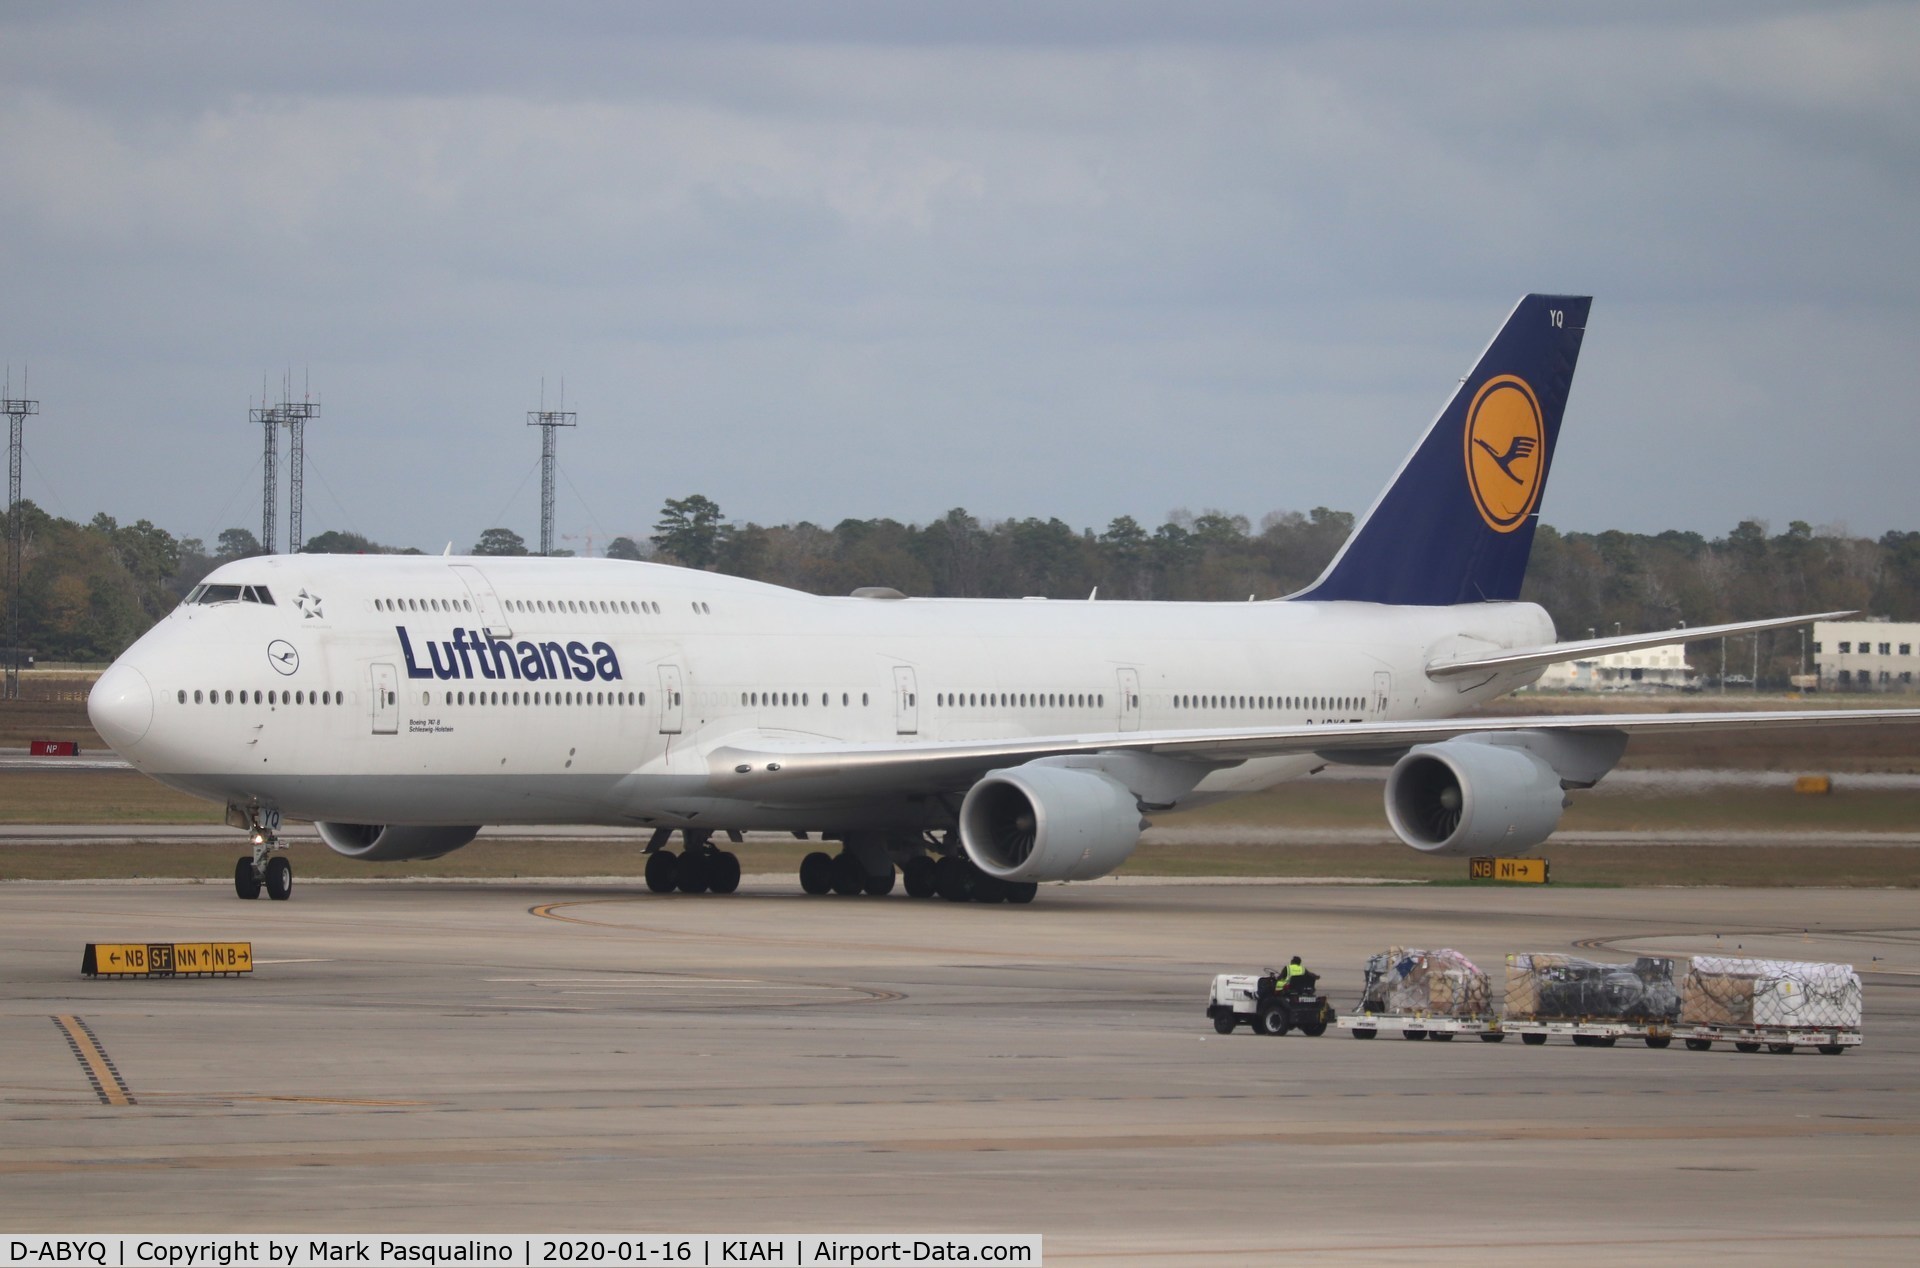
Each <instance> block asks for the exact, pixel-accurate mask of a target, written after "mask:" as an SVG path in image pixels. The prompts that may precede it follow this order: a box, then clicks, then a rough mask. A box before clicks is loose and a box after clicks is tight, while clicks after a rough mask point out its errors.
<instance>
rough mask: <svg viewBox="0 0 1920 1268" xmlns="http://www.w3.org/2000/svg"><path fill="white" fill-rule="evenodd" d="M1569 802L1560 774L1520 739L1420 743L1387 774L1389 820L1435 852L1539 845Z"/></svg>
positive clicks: (1409, 838)
mask: <svg viewBox="0 0 1920 1268" xmlns="http://www.w3.org/2000/svg"><path fill="white" fill-rule="evenodd" d="M1565 808H1566V793H1565V792H1563V791H1562V790H1561V783H1560V775H1559V773H1558V772H1557V771H1556V770H1555V769H1554V768H1553V766H1551V765H1550V764H1548V762H1547V761H1546V760H1545V759H1544V758H1542V757H1541V756H1539V755H1538V754H1536V753H1533V752H1530V751H1528V750H1527V749H1526V748H1524V747H1521V746H1519V745H1517V744H1510V743H1501V742H1497V741H1496V742H1491V743H1490V742H1487V741H1484V740H1478V739H1454V740H1443V741H1441V742H1440V743H1438V744H1417V745H1415V746H1414V747H1413V748H1412V749H1411V750H1410V751H1409V752H1408V753H1407V755H1406V756H1405V757H1402V758H1401V759H1400V760H1399V761H1398V762H1396V763H1395V764H1394V767H1393V771H1392V773H1390V774H1389V775H1388V776H1387V822H1388V823H1390V824H1392V825H1393V831H1394V833H1395V835H1397V836H1398V837H1399V838H1400V839H1401V840H1402V841H1405V842H1406V843H1407V844H1408V845H1410V846H1412V847H1413V848H1414V849H1416V850H1425V851H1427V852H1429V853H1436V854H1441V853H1444V854H1458V853H1466V852H1470V851H1484V850H1493V849H1506V848H1513V849H1522V848H1525V847H1527V846H1531V845H1538V844H1540V842H1542V841H1544V840H1546V839H1547V837H1548V836H1549V835H1551V834H1552V832H1553V830H1554V829H1555V828H1556V827H1558V826H1559V824H1560V812H1561V811H1562V810H1564V809H1565Z"/></svg>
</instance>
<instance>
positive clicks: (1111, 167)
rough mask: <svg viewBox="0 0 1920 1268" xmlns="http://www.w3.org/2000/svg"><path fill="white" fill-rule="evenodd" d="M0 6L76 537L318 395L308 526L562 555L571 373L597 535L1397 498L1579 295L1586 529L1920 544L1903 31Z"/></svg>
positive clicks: (1555, 17)
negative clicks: (558, 415)
mask: <svg viewBox="0 0 1920 1268" xmlns="http://www.w3.org/2000/svg"><path fill="white" fill-rule="evenodd" d="M3 21H4V26H0V83H4V84H5V85H7V86H6V87H5V88H4V89H0V147H4V149H5V152H6V153H8V154H9V156H10V158H11V159H12V164H11V166H12V168H13V170H14V171H15V172H16V173H19V174H23V175H22V178H20V179H15V180H11V181H9V182H7V183H6V184H5V185H4V186H0V234H4V235H5V239H4V240H5V241H6V242H7V243H8V244H9V248H10V249H9V251H8V258H9V261H10V267H9V273H10V276H9V279H8V280H9V283H10V286H9V291H10V293H11V294H13V295H14V296H15V297H16V302H13V303H10V304H9V305H8V306H7V307H6V311H5V314H4V316H0V354H4V355H6V356H7V357H9V358H12V359H14V360H15V361H18V360H20V359H23V358H31V360H32V361H33V364H34V367H35V383H36V390H37V391H38V392H39V393H40V394H41V395H42V396H43V399H44V400H45V414H44V415H43V418H42V419H41V420H37V423H36V427H35V429H34V430H33V432H32V433H31V435H30V442H29V444H30V448H31V449H32V450H33V451H34V453H35V456H36V461H37V462H38V464H39V466H40V467H41V468H42V469H44V471H45V473H46V474H47V476H48V477H49V484H50V485H53V486H57V487H58V488H59V489H64V490H67V491H70V492H71V491H82V492H81V493H80V494H79V496H83V497H85V498H86V499H87V500H86V501H85V502H84V503H83V504H81V505H73V506H56V507H55V508H54V509H58V510H61V511H63V512H65V513H68V514H76V515H87V514H91V513H92V511H93V510H95V509H102V508H104V509H107V510H109V511H111V512H113V513H115V514H117V515H119V516H121V517H122V518H133V517H136V516H140V515H146V516H149V517H151V518H153V519H155V520H156V521H158V522H160V523H163V524H166V525H168V526H169V527H173V528H175V529H176V530H177V531H182V532H194V533H201V534H210V533H213V532H217V531H218V530H219V529H220V528H222V527H226V526H227V525H226V524H217V523H201V522H199V521H200V520H203V519H205V518H206V517H207V516H209V515H211V514H213V513H214V511H215V510H218V509H220V508H219V506H218V502H217V500H210V499H209V497H208V496H207V494H206V486H207V484H208V483H212V484H214V485H216V486H218V487H219V488H221V489H222V490H229V489H237V488H240V487H243V486H244V485H245V484H246V482H247V481H248V479H250V478H251V479H253V480H255V481H256V482H257V478H258V477H257V473H256V474H255V475H253V476H251V477H249V475H248V464H249V463H251V462H253V461H254V460H255V454H256V452H257V449H258V439H257V438H256V437H253V436H252V435H251V433H250V431H249V430H248V428H247V425H246V414H245V408H246V404H247V399H248V397H249V396H250V395H257V394H258V393H259V391H260V386H259V385H260V381H261V376H262V374H263V372H264V373H269V374H272V375H274V376H276V377H277V375H278V374H279V372H280V370H281V368H283V367H292V368H293V369H294V371H295V372H296V374H299V373H301V372H302V371H310V372H311V375H312V381H313V382H314V384H315V385H316V386H317V387H318V388H319V390H320V391H321V393H322V396H323V399H324V401H325V414H324V417H323V421H322V422H321V423H320V424H317V425H316V426H315V428H314V429H313V430H312V431H311V432H310V453H311V455H312V460H313V462H314V463H315V464H316V466H317V468H318V469H319V470H320V471H321V472H323V473H324V475H325V478H326V483H327V485H328V487H329V488H330V489H331V490H332V494H333V495H334V496H337V502H334V503H330V504H326V505H323V506H318V507H316V506H315V505H314V504H313V502H312V501H311V500H310V503H309V511H308V522H309V524H310V525H312V524H314V523H315V521H316V519H317V520H318V521H319V523H320V526H321V527H340V528H353V529H357V530H360V531H364V532H368V533H370V534H371V535H373V536H375V537H377V538H382V539H385V540H398V541H403V542H412V543H418V544H422V545H427V544H434V545H438V544H439V543H441V542H443V541H444V540H446V539H447V538H448V537H452V538H453V539H454V540H455V542H456V545H465V544H467V543H469V542H471V541H472V540H473V539H474V538H475V537H476V536H477V534H478V531H479V530H480V529H481V528H484V527H488V526H490V524H491V523H493V522H496V519H497V517H501V516H505V517H507V518H508V519H509V520H511V521H512V522H513V523H514V525H515V526H517V527H520V528H521V529H522V530H523V531H524V530H526V529H527V528H528V527H529V526H530V524H531V519H532V515H533V513H534V511H533V507H534V503H533V502H532V501H531V499H530V498H529V497H528V495H527V494H526V493H525V492H524V476H525V471H526V468H527V466H528V464H529V463H530V462H531V461H532V458H533V455H534V454H535V453H536V452H537V445H536V443H535V441H534V438H533V437H532V436H531V434H530V433H528V432H527V431H526V429H525V428H524V427H523V426H522V423H521V418H520V415H521V413H522V412H523V411H524V410H525V409H527V408H530V407H531V406H532V405H533V404H535V403H536V398H537V395H538V391H539V381H540V379H541V377H542V375H545V376H546V377H547V378H548V380H549V383H550V390H554V391H557V382H558V379H559V378H560V376H561V375H563V374H564V375H565V377H566V380H567V383H568V391H569V396H570V398H571V399H572V400H574V401H576V402H577V403H578V406H579V409H580V411H581V426H580V428H579V429H578V431H577V432H573V433H569V434H568V435H567V436H566V437H565V438H564V439H563V441H562V460H563V464H565V465H566V466H567V468H568V471H569V475H570V478H571V480H572V481H573V486H572V491H573V494H574V495H577V496H572V497H570V495H569V492H568V490H567V489H566V488H563V490H562V506H561V518H562V520H563V523H572V524H573V525H574V526H575V527H579V528H584V527H586V526H588V521H589V520H597V521H599V522H600V525H601V527H602V528H604V529H606V530H608V531H613V532H633V531H636V530H641V529H644V528H645V527H646V526H647V525H648V524H650V523H651V521H652V518H653V517H654V514H655V512H656V510H657V508H658V506H659V504H660V502H661V501H662V500H664V499H665V498H666V497H670V496H682V495H684V494H686V493H690V492H696V491H698V492H704V493H707V494H708V495H710V496H713V497H715V498H716V499H717V500H718V501H720V502H721V504H722V505H723V506H724V507H725V508H726V509H727V511H728V512H729V513H731V514H735V515H739V516H742V517H747V518H753V519H757V520H761V521H780V520H786V519H796V518H811V519H816V520H826V521H829V522H831V521H833V520H837V519H839V518H841V517H842V516H846V515H856V516H867V515H893V516H897V517H900V518H907V519H921V520H924V519H928V518H931V517H933V516H936V515H938V514H940V513H941V512H943V511H944V510H945V509H946V508H947V507H949V506H953V505H966V506H968V507H969V508H970V509H972V510H974V511H975V512H976V513H980V514H985V515H1026V514H1040V515H1056V514H1057V515H1059V516H1061V517H1062V518H1065V519H1068V520H1069V521H1070V522H1073V523H1076V524H1092V525H1096V526H1098V525H1103V524H1104V523H1105V522H1106V521H1107V520H1109V519H1111V518H1112V517H1113V516H1115V515H1118V514H1133V515H1135V516H1137V517H1140V518H1142V519H1149V520H1150V519H1153V518H1155V517H1157V516H1159V515H1160V514H1162V513H1163V512H1164V511H1165V510H1166V509H1168V508H1169V507H1172V506H1175V505H1209V506H1215V505H1217V506H1221V507H1224V508H1227V509H1229V510H1233V511H1237V512H1240V513H1244V514H1247V515H1250V516H1252V517H1254V518H1256V519H1257V518H1258V516H1259V515H1260V514H1262V513H1263V512H1265V511H1268V510H1272V509H1277V508H1286V507H1307V506H1312V505H1316V504H1320V503H1326V504H1330V505H1335V506H1344V507H1348V508H1352V509H1356V510H1357V509H1360V508H1362V507H1364V506H1365V505H1366V503H1367V502H1368V501H1369V500H1370V499H1371V497H1372V495H1373V492H1374V491H1375V489H1376V488H1377V486H1378V485H1379V484H1380V483H1381V482H1382V481H1383V480H1384V479H1385V478H1386V476H1387V474H1388V473H1389V472H1390V471H1391V470H1392V468H1393V465H1394V463H1395V462H1397V460H1398V458H1399V457H1400V455H1401V454H1402V453H1404V452H1405V450H1406V448H1407V447H1408V446H1409V445H1410V444H1411V443H1412V441H1413V439H1414V435H1415V432H1416V431H1417V429H1418V428H1419V427H1420V426H1421V425H1422V424H1423V423H1424V422H1425V421H1426V420H1427V419H1428V418H1430V417H1431V415H1432V413H1433V411H1434V410H1435V409H1436V408H1437V407H1438V406H1439V404H1440V403H1441V400H1442V399H1443V398H1444V396H1445V394H1446V392H1447V391H1448V390H1449V389H1450V386H1451V383H1452V381H1453V379H1454V378H1456V377H1457V376H1458V375H1459V374H1460V373H1462V372H1463V371H1464V370H1465V368H1466V367H1467V365H1468V363H1469V362H1470V360H1471V358H1472V356H1473V354H1474V352H1475V351H1476V350H1477V349H1478V348H1479V347H1480V346H1481V345H1482V344H1483V343H1484V341H1485V339H1486V338H1487V336H1488V335H1489V334H1490V333H1491V332H1492V330H1493V329H1494V327H1495V325H1496V324H1497V322H1498V321H1499V319H1500V317H1501V316H1502V315H1503V314H1504V312H1505V311H1506V308H1507V306H1508V305H1510V304H1511V302H1512V300H1513V298H1514V296H1516V295H1518V294H1519V293H1521V292H1523V291H1525V290H1529V289H1563V290H1582V291H1586V290H1591V291H1592V292H1594V293H1595V294H1596V295H1597V296H1598V301H1597V302H1596V305H1595V309H1594V326H1593V330H1592V333H1591V335H1590V337H1589V340H1588V343H1587V348H1586V352H1585V354H1584V358H1583V364H1582V367H1581V370H1580V379H1579V382H1577V383H1576V386H1575V389H1574V404H1573V410H1572V413H1571V414H1570V418H1569V424H1568V433H1567V440H1566V445H1567V446H1568V452H1567V454H1566V458H1565V460H1564V461H1562V462H1560V463H1558V464H1556V481H1555V487H1554V488H1553V489H1552V490H1550V491H1549V493H1548V495H1547V500H1546V506H1545V510H1546V516H1547V518H1548V519H1549V520H1550V521H1551V522H1555V523H1559V524H1562V525H1563V526H1566V527H1575V528H1601V527H1608V526H1620V527H1630V528H1663V527H1669V526H1678V527H1685V528H1695V529H1700V530H1702V531H1708V532H1718V531H1724V529H1725V528H1727V527H1730V526H1731V524H1732V523H1733V522H1734V521H1735V520H1736V519H1738V518H1740V517H1741V516H1744V515H1748V514H1756V513H1758V514H1764V515H1767V516H1769V517H1771V518H1773V519H1775V520H1778V521H1781V522H1784V521H1785V520H1787V519H1792V518H1800V519H1808V520H1811V521H1815V522H1828V521H1832V520H1836V519H1846V520H1847V521H1848V522H1849V523H1851V524H1852V525H1853V526H1854V527H1856V528H1857V529H1862V530H1867V531H1878V530H1879V529H1882V528H1887V527H1910V526H1912V525H1911V523H1910V516H1911V512H1910V510H1909V505H1910V502H1909V499H1908V498H1907V496H1906V491H1905V489H1904V487H1903V481H1902V479H1901V478H1900V476H1899V474H1898V473H1899V471H1900V470H1901V469H1902V468H1903V467H1910V466H1911V465H1912V460H1913V459H1914V458H1915V457H1916V456H1920V455H1916V454H1915V452H1914V451H1915V448H1916V446H1917V445H1920V442H1917V441H1916V440H1915V436H1916V434H1917V432H1916V429H1915V428H1914V427H1913V425H1912V423H1913V420H1912V417H1911V411H1912V406H1911V405H1910V404H1909V403H1908V402H1910V401H1912V400H1913V399H1914V389H1915V388H1916V387H1920V383H1916V382H1915V371H1914V370H1913V369H1911V368H1910V366H1909V363H1910V362H1911V360H1912V358H1911V357H1910V356H1905V355H1903V354H1902V353H1901V349H1903V348H1910V347H1911V346H1913V342H1914V337H1915V335H1916V334H1920V329H1917V328H1916V327H1920V321H1917V320H1916V314H1915V309H1914V300H1913V296H1914V294H1915V292H1916V286H1915V283H1916V281H1920V278H1916V276H1915V271H1916V255H1915V253H1914V252H1913V251H1912V250H1911V249H1910V247H1909V245H1908V244H1909V239H1910V236H1911V228H1910V226H1911V225H1912V224H1913V223H1914V222H1915V219H1916V216H1915V213H1916V211H1917V210H1920V207H1916V202H1917V201H1920V200H1917V199H1916V191H1915V188H1914V185H1915V164H1914V162H1913V155H1914V154H1915V153H1916V145H1915V142H1916V139H1920V138H1916V136H1915V130H1916V128H1920V122H1916V121H1920V111H1916V109H1915V107H1916V105H1920V100H1917V99H1920V84H1917V83H1916V79H1917V78H1920V64H1916V63H1915V61H1914V59H1913V58H1911V57H1910V56H1907V55H1905V54H1906V52H1908V51H1910V50H1911V49H1912V48H1913V47H1914V46H1915V40H1914V36H1915V34H1916V29H1915V28H1916V26H1920V19H1916V17H1915V14H1914V11H1913V10H1911V9H1910V8H1907V7H1880V6H1871V5H1860V6H1841V7H1833V8H1826V9H1822V10H1820V11H1817V12H1811V13H1809V12H1805V11H1802V10H1799V9H1798V8H1796V7H1793V6H1785V5H1744V4H1742V5H1734V4H1727V5H1716V6H1708V7H1696V6H1689V7H1688V8H1687V9H1686V10H1684V11H1683V12H1679V13H1675V12H1673V11H1671V9H1670V7H1669V6H1656V5H1650V4H1649V5H1626V6H1619V7H1613V8H1610V9H1609V10H1608V11H1606V12H1605V13H1602V14H1582V15H1574V14H1566V13H1559V12H1546V13H1543V12H1540V11H1536V10H1533V9H1531V8H1515V7H1511V6H1505V5H1492V4H1489V5H1476V6H1467V7H1465V8H1463V9H1450V10H1449V11H1448V12H1447V13H1445V14H1436V13H1434V12H1432V11H1430V10H1429V8H1428V7H1427V6H1337V7H1332V6H1328V7H1314V6H1303V7H1297V8H1296V7H1292V6H1272V5H1265V4H1247V5H1230V4H1215V5H1196V6H1181V7H1180V8H1179V9H1178V10H1175V9H1172V8H1170V7H1168V6H1162V5H1147V4H1138V5H1135V4H1099V5H1092V4H1053V5H1047V4H1040V5H1020V6H1012V5H969V6H901V5H891V4H887V5H869V4H840V5H806V6H794V5H784V4H782V5H767V6H712V5H649V6H643V7H634V6H594V5H579V6H568V5H562V6H542V7H541V8H539V9H527V8H525V7H522V6H485V5H452V6H434V5H414V6H405V7H402V8H395V7H392V6H387V5H333V6H324V7H310V6H255V5H247V6H232V7H220V6H203V5H195V6H145V7H141V8H139V9H135V10H127V9H122V8H106V7H94V6H65V5H62V6H46V7H41V8H26V9H19V8H16V9H13V10H10V11H9V15H8V16H7V17H6V18H5V19H4V20H3ZM1810 451H1811V452H1814V453H1817V455H1818V456H1816V457H1809V456H1808V455H1809V452H1810ZM102 454H111V455H114V460H113V461H112V462H109V463H105V464H103V463H102V462H101V460H100V455H102ZM1703 473H1710V477H1711V478H1703ZM156 477H159V478H156ZM30 483H31V481H30ZM1627 488H1630V489H1632V490H1634V491H1635V492H1636V493H1638V494H1639V497H1638V498H1632V499H1625V498H1622V497H1621V492H1622V490H1623V489H1627ZM516 489H522V490H523V491H522V492H521V493H520V494H518V495H516V493H515V490H516ZM47 491H48V492H51V491H52V490H51V489H49V490H47ZM256 491H257V484H256ZM30 494H32V495H34V496H40V494H39V493H37V492H34V491H33V490H31V489H30ZM223 496H224V493H223ZM249 505H250V504H249V503H248V502H247V501H246V500H245V499H238V500H236V501H235V502H234V509H231V510H227V511H224V512H223V513H224V514H228V515H231V516H235V517H242V516H243V515H244V514H251V513H253V512H250V511H247V510H246V508H247V507H248V506H249ZM251 505H253V506H255V507H257V492H256V496H255V497H254V499H253V502H252V503H251ZM210 508H211V509H210ZM233 522H244V519H243V518H236V519H235V520H234V521H233ZM569 531H571V530H569Z"/></svg>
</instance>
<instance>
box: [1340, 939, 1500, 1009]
mask: <svg viewBox="0 0 1920 1268" xmlns="http://www.w3.org/2000/svg"><path fill="white" fill-rule="evenodd" d="M1366 998H1367V1003H1366V1007H1367V1009H1368V1011H1371V1012H1379V1013H1424V1014H1428V1015H1432V1016H1440V1017H1483V1016H1485V1015H1486V1014H1487V1013H1488V1012H1489V1011H1491V1004H1492V996H1491V993H1490V992H1489V991H1488V989H1487V975H1486V974H1485V973H1482V972H1481V971H1480V970H1479V969H1478V968H1476V967H1474V963H1473V961H1472V960H1469V959H1468V958H1467V957H1466V956H1464V955H1461V954H1460V953H1459V952H1458V951H1454V950H1451V949H1450V948H1445V947H1443V948H1441V949H1440V950H1438V951H1412V950H1407V949H1405V948H1402V947H1389V948H1387V950H1386V951H1385V952H1384V953H1382V954H1380V955H1376V956H1372V957H1370V958H1369V959H1368V960H1367V995H1366Z"/></svg>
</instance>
